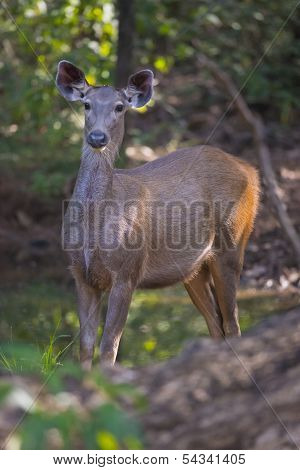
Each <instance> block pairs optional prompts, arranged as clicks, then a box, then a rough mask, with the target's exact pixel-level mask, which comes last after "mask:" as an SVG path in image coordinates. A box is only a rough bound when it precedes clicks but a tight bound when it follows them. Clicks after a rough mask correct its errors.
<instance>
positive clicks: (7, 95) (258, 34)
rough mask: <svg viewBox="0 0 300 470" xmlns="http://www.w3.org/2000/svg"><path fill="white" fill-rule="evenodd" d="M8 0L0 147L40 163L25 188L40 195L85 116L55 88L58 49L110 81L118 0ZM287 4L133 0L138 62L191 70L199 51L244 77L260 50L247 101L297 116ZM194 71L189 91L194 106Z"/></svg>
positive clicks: (2, 17) (69, 153)
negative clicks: (134, 0)
mask: <svg viewBox="0 0 300 470" xmlns="http://www.w3.org/2000/svg"><path fill="white" fill-rule="evenodd" d="M6 5H7V8H8V10H6V8H2V10H1V12H0V24H1V31H2V32H1V39H2V43H3V50H2V58H1V60H0V79H1V82H2V83H3V88H2V110H5V112H3V113H2V114H3V115H2V119H1V129H0V131H1V133H2V137H3V139H2V143H1V147H0V154H1V153H2V154H3V155H6V154H7V153H10V154H16V155H17V156H19V159H20V163H21V164H23V165H24V164H25V162H27V163H28V162H31V164H33V165H34V166H38V169H39V171H38V172H37V173H36V174H35V175H34V177H33V181H32V187H33V188H34V189H35V190H37V191H40V192H41V193H42V194H47V195H49V194H53V195H57V194H58V188H59V186H61V184H62V182H63V181H62V179H63V178H62V177H61V175H60V172H61V162H62V161H64V162H65V163H66V164H67V167H68V168H69V169H70V164H71V165H72V162H74V159H76V161H77V160H78V156H79V150H78V143H79V141H80V134H81V131H80V129H81V127H82V115H81V111H80V107H79V105H77V104H76V103H75V104H72V103H66V102H64V100H63V99H62V98H61V97H59V96H58V92H57V90H56V89H55V85H54V76H55V71H56V65H57V62H58V61H59V60H60V59H62V58H65V59H68V60H71V61H73V62H74V63H76V64H79V65H80V66H81V67H82V68H83V69H84V70H85V72H86V74H87V78H88V80H89V81H90V83H92V84H94V83H96V82H97V83H102V84H106V83H112V82H113V80H114V71H115V64H116V43H117V28H118V23H117V12H116V7H115V2H113V1H108V0H101V1H98V0H90V1H89V2H85V1H83V0H57V1H53V2H45V1H44V0H24V1H22V2H18V1H16V0H14V1H11V2H7V3H6ZM294 6H295V2H294V1H293V0H287V1H286V2H280V1H279V0H276V1H275V2H271V3H270V2H268V1H267V0H244V1H242V2H238V1H237V0H225V1H222V2H210V1H209V0H205V1H203V2H195V1H193V0H187V1H185V2H181V1H179V0H164V1H162V2H157V1H154V0H145V1H143V2H136V5H135V11H136V32H135V50H134V51H132V53H133V55H134V60H135V63H136V66H137V67H139V66H148V67H149V66H150V67H153V68H154V69H156V71H157V74H158V76H160V75H161V74H170V76H171V74H172V73H173V71H176V72H177V73H178V72H181V70H182V73H183V74H184V73H186V72H189V73H194V74H196V73H197V75H198V74H199V71H198V70H196V69H195V60H196V56H197V54H198V52H199V51H204V52H205V53H207V54H208V55H209V56H210V57H212V58H214V59H216V60H217V62H218V63H219V64H220V65H221V66H222V67H224V68H225V69H227V70H228V71H229V72H230V74H231V75H233V78H234V79H235V80H236V82H237V84H238V85H243V83H244V82H245V80H246V79H247V78H248V76H249V73H250V72H251V71H252V69H253V67H255V66H256V64H257V63H258V61H259V60H260V59H261V57H262V56H263V55H264V54H265V52H267V53H266V54H265V55H264V58H263V61H262V62H261V63H260V65H259V66H258V67H257V68H256V70H255V73H253V74H252V75H251V78H250V80H249V81H247V86H246V88H245V90H244V91H243V92H244V93H245V95H246V98H247V99H248V101H249V102H251V103H252V104H253V105H260V106H264V107H265V108H266V109H270V110H271V111H272V117H273V118H274V117H275V118H276V117H277V119H281V121H283V122H284V123H286V122H290V121H291V120H293V119H296V118H297V116H296V114H295V109H297V108H298V109H299V106H300V93H299V83H300V81H299V74H300V72H299V70H300V68H299V63H300V52H299V51H300V47H299V45H300V44H299V41H300V37H299V34H298V31H299V11H298V10H297V11H296V12H295V13H294V15H293V16H292V18H290V20H289V21H288V22H287V23H286V24H285V26H284V28H283V30H282V31H281V32H280V34H278V32H279V30H280V29H281V27H282V26H283V23H284V21H285V20H286V18H287V17H288V15H289V13H290V12H291V10H292V8H293V7H294ZM275 37H276V41H275V42H274V44H273V45H272V47H270V46H271V44H272V41H273V40H274V38H275ZM203 73H205V72H203ZM197 75H195V86H194V90H193V92H192V93H190V94H189V97H188V98H189V99H190V100H191V105H192V104H193V99H194V98H193V96H194V91H195V87H196V88H197V82H198V78H197ZM158 99H159V96H158ZM202 106H204V107H205V106H207V103H206V102H205V101H204V102H203V103H202ZM174 132H176V130H175V129H174ZM154 141H155V135H154V136H153V142H154ZM47 161H52V162H54V161H56V163H57V166H56V167H55V165H54V167H52V168H48V170H47V172H45V162H47ZM69 171H70V170H69ZM62 174H63V175H64V177H66V173H64V172H63V173H62Z"/></svg>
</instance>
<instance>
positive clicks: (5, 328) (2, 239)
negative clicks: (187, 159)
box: [0, 0, 300, 448]
mask: <svg viewBox="0 0 300 470" xmlns="http://www.w3.org/2000/svg"><path fill="white" fill-rule="evenodd" d="M295 6H296V2H295V1H291V0H287V1H285V2H281V1H279V0H276V1H273V2H268V1H266V0H243V1H237V0H222V1H214V2H212V1H201V2H199V1H197V0H186V1H185V2H182V1H179V0H178V1H177V0H162V1H157V0H143V1H137V0H123V1H122V0H118V1H115V2H113V1H105V0H100V1H99V0H97V1H96V0H89V1H88V2H86V1H83V0H53V1H49V2H48V1H44V0H22V1H15V0H12V1H10V2H2V5H1V9H0V25H1V33H0V35H1V36H0V37H1V45H2V47H1V56H0V98H1V111H0V112H1V122H0V136H1V141H0V168H1V172H0V197H1V199H0V256H1V272H0V309H1V316H0V341H1V351H0V352H1V354H0V362H1V366H2V367H3V368H4V369H5V370H8V371H10V372H11V373H15V372H20V371H22V370H26V368H27V367H28V365H29V364H30V367H31V366H32V364H34V366H32V367H33V369H39V370H42V373H48V372H49V371H51V370H52V369H53V367H56V366H57V365H59V364H62V363H64V361H63V359H62V358H63V355H64V353H65V351H67V353H68V357H69V358H75V359H76V360H77V355H78V344H77V340H76V333H77V331H78V320H77V316H76V308H75V299H74V288H73V281H72V279H71V276H70V274H69V272H68V270H67V259H66V257H65V256H64V253H62V251H61V247H60V225H61V213H62V200H63V199H67V198H68V197H70V195H71V192H72V188H73V185H74V179H75V177H76V173H77V169H78V166H79V158H80V148H81V137H82V126H83V111H82V109H81V107H80V105H78V104H72V107H71V106H70V105H69V104H68V103H66V102H65V101H64V100H63V98H61V97H60V96H59V94H58V92H57V90H56V88H55V84H54V78H55V73H56V66H57V63H58V61H59V60H61V59H62V58H64V59H67V60H69V61H71V62H73V63H74V64H76V65H77V66H79V67H80V68H81V69H83V70H84V71H85V73H86V76H87V79H88V81H89V82H90V83H91V84H96V83H97V84H115V85H116V86H125V85H126V83H127V78H128V76H129V75H130V74H131V73H133V72H134V71H136V70H138V69H140V68H151V69H152V70H153V71H154V73H155V77H156V83H155V84H156V86H155V95H154V99H153V100H152V101H151V102H150V104H149V105H148V106H147V107H145V108H142V109H141V110H140V112H136V111H132V112H131V113H130V115H128V116H127V133H126V138H125V142H124V145H123V146H122V148H121V150H120V155H119V158H118V160H117V162H116V165H117V166H119V167H126V166H127V167H128V166H135V165H139V164H141V163H143V162H145V161H149V160H152V159H154V158H157V157H160V156H162V155H164V154H166V153H167V152H170V151H172V150H174V149H176V148H178V147H185V146H190V145H199V144H204V143H208V144H210V145H214V146H218V147H221V148H222V149H223V150H226V151H228V152H230V153H233V154H235V155H238V156H240V157H241V158H244V159H245V160H247V161H249V162H251V163H252V164H254V165H255V166H257V167H258V166H259V161H258V157H257V150H256V148H255V145H254V143H253V135H252V133H251V130H250V129H249V128H247V126H246V125H245V124H244V123H243V121H242V120H241V118H240V115H239V113H238V112H237V110H236V109H235V107H234V106H231V107H230V108H228V106H229V104H230V99H229V98H228V95H227V92H226V90H224V89H223V88H222V87H221V86H220V84H219V83H218V82H217V81H216V80H215V78H214V76H213V75H212V74H211V73H210V71H209V70H208V69H207V68H206V67H204V66H201V64H200V63H199V62H198V57H199V54H200V53H201V54H202V53H204V54H206V56H207V57H209V58H210V59H212V60H213V61H214V62H215V63H216V64H218V66H219V67H220V68H221V69H222V70H224V71H226V72H227V73H228V75H229V76H230V77H231V78H232V80H233V81H234V83H235V85H236V87H237V89H241V90H242V95H243V97H244V98H245V100H246V102H247V103H248V105H249V107H250V109H251V111H252V112H253V113H255V114H257V115H259V116H261V118H262V119H263V120H264V122H265V140H266V143H267V145H268V146H269V148H270V152H271V157H272V166H273V169H274V171H275V174H276V177H277V180H278V182H279V186H280V197H281V199H282V200H283V202H284V203H285V205H286V208H287V211H288V214H289V216H290V218H291V220H292V223H293V226H294V227H295V229H296V230H297V231H298V232H299V229H300V212H299V205H300V191H299V180H300V166H299V162H300V133H299V118H300V11H299V8H298V9H296V10H295ZM291 13H292V14H291ZM225 111H226V114H225V115H224V112H225ZM296 261H297V260H296V257H295V253H294V251H293V248H292V246H291V244H290V243H289V242H288V241H287V239H286V238H285V235H284V232H283V231H282V229H281V227H280V224H279V223H278V219H277V217H276V215H274V213H273V210H272V205H271V204H270V201H269V199H268V197H267V195H266V192H265V191H264V190H263V191H262V196H261V207H260V212H259V215H258V218H257V223H256V226H255V230H254V233H253V235H252V237H251V240H250V243H249V246H248V249H247V252H246V259H245V268H244V271H243V274H242V279H241V289H240V291H239V309H240V317H241V328H242V331H246V330H247V329H248V328H249V327H251V326H252V325H254V324H256V323H257V322H258V321H259V320H261V319H262V318H264V317H267V316H269V315H271V314H274V313H276V312H279V311H283V310H285V309H287V308H289V307H292V306H295V305H297V304H299V283H300V278H299V271H298V269H297V262H296ZM137 333H138V334H137ZM99 334H101V329H100V331H99ZM202 335H207V330H206V326H205V323H204V321H203V319H202V318H201V317H199V315H198V313H197V312H196V310H195V309H194V307H193V306H192V305H191V302H190V300H189V298H188V297H187V294H186V293H185V292H184V290H183V289H182V288H181V286H176V287H174V288H169V289H166V290H155V291H139V292H137V293H136V294H135V297H134V299H133V303H132V306H131V309H130V315H129V320H128V325H127V328H126V331H125V334H124V338H123V340H122V344H121V350H120V356H119V361H120V362H121V364H122V365H125V366H136V365H145V364H149V363H152V362H156V361H163V360H166V359H169V358H171V357H173V356H174V355H176V354H177V353H179V352H180V351H181V349H182V348H183V345H184V343H185V342H186V341H188V340H190V339H191V338H198V337H199V336H202ZM24 344H25V345H28V344H29V345H31V346H32V347H33V349H34V351H31V352H29V353H28V351H27V349H26V348H25V349H24ZM59 367H61V366H59ZM65 367H66V369H65V370H67V371H68V367H70V368H71V369H72V367H73V366H71V365H68V366H67V365H66V366H65ZM72 370H73V369H72ZM97 380H98V379H97ZM101 386H103V382H101ZM109 393H112V394H113V393H114V392H113V391H111V390H110V391H109ZM109 410H110V411H108V412H107V413H108V416H109V418H111V414H110V413H111V409H109ZM72 419H73V418H70V417H69V418H67V417H66V421H65V422H66V423H69V424H66V427H68V426H69V427H71V426H72V423H73V421H72ZM126 419H127V418H126ZM126 419H125V418H124V420H125V421H124V423H125V424H124V427H125V428H126V426H127V425H126ZM68 420H69V421H68ZM50 421H51V420H50ZM47 426H48V424H47ZM49 426H50V424H49ZM62 426H63V425H62ZM95 426H96V424H95ZM50 427H51V426H50ZM133 427H134V425H133ZM104 428H105V426H104ZM37 429H38V426H37ZM0 431H1V430H0ZM107 432H108V431H107ZM95 433H96V431H95V429H94V428H93V429H92V430H91V436H93V437H92V438H91V439H93V440H92V441H90V442H93V444H90V445H92V446H94V447H95V445H98V446H100V448H107V446H109V443H108V442H109V437H107V435H106V438H107V439H108V441H107V440H106V441H105V434H104V437H103V436H102V437H101V436H100V437H99V436H98V441H97V439H96V441H95V436H96V434H95ZM135 433H137V434H138V431H136V429H135V428H134V431H133V435H135ZM108 434H109V433H108ZM112 434H113V435H115V433H114V431H112ZM37 436H38V432H37V435H36V439H37V438H38V437H37ZM101 439H102V440H101ZM103 439H104V441H103ZM32 442H34V439H33V441H32ZM103 442H104V443H103ZM110 442H111V441H110ZM134 442H135V443H136V441H134ZM40 445H41V446H43V445H45V444H43V443H41V444H40ZM64 445H65V446H66V447H67V444H64ZM86 445H88V444H86ZM110 445H117V444H115V443H114V444H112V443H111V444H110ZM122 445H123V446H125V447H126V446H127V447H128V446H129V448H130V445H132V446H134V445H137V444H132V443H131V444H130V445H129V444H128V445H127V444H122ZM24 446H25V447H26V446H27V447H29V448H30V443H25V444H24ZM105 446H106V447H105ZM132 448H135V447H132Z"/></svg>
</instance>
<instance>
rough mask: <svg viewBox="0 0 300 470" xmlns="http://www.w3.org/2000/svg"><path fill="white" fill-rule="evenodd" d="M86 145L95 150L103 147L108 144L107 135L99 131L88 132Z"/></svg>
mask: <svg viewBox="0 0 300 470" xmlns="http://www.w3.org/2000/svg"><path fill="white" fill-rule="evenodd" d="M87 141H88V143H89V144H90V145H91V146H92V147H94V148H95V149H98V148H101V147H105V145H107V143H108V138H107V135H106V134H104V132H101V131H93V132H90V133H89V135H88V138H87Z"/></svg>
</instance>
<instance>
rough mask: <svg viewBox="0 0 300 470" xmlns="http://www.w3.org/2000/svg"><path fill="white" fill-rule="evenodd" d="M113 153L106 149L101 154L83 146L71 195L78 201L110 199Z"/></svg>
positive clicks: (85, 145)
mask: <svg viewBox="0 0 300 470" xmlns="http://www.w3.org/2000/svg"><path fill="white" fill-rule="evenodd" d="M116 151H117V150H115V151H114V152H113V151H112V150H111V149H109V148H106V149H105V150H103V151H102V152H99V151H95V150H93V149H92V148H91V147H90V146H88V145H87V144H86V143H84V144H83V149H82V156H81V163H80V168H79V172H78V176H77V180H76V185H75V189H74V193H73V199H77V200H79V201H82V202H84V201H88V200H94V201H101V200H104V199H110V198H111V197H112V180H113V163H114V159H115V154H116Z"/></svg>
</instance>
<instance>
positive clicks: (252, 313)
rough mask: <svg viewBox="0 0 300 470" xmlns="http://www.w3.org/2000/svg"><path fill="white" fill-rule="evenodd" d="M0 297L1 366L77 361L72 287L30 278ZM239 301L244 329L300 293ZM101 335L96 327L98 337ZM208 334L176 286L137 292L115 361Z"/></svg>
mask: <svg viewBox="0 0 300 470" xmlns="http://www.w3.org/2000/svg"><path fill="white" fill-rule="evenodd" d="M0 299H1V300H0V309H1V312H2V315H1V320H0V342H1V343H2V345H1V348H0V366H1V367H2V368H5V369H6V370H8V371H10V372H13V371H17V370H18V371H20V370H24V368H26V367H28V365H29V366H30V367H31V368H32V369H34V370H39V371H42V372H43V373H45V374H47V373H49V372H50V371H51V370H53V368H55V367H57V366H60V365H61V364H62V363H63V362H64V360H65V359H64V358H65V357H67V358H69V359H71V360H75V361H76V362H77V361H78V349H79V347H78V342H79V341H78V331H79V322H78V318H77V314H76V305H75V292H74V290H73V288H66V287H65V286H63V285H59V284H55V283H46V282H31V283H26V284H23V285H20V286H19V287H17V288H16V287H13V288H9V287H8V288H6V289H3V290H2V292H0ZM238 303H239V311H240V323H241V329H242V331H246V330H247V329H249V328H250V327H251V326H253V325H254V324H256V323H257V322H259V321H260V320H261V319H262V318H265V317H267V316H269V315H271V314H273V313H276V312H278V311H280V310H284V309H287V308H289V307H291V306H293V305H296V304H297V303H299V298H297V297H296V296H295V295H292V294H280V295H279V294H278V293H276V292H270V291H262V292H260V291H241V292H240V293H239V301H238ZM100 334H101V327H100V328H99V341H100ZM207 334H208V332H207V327H206V323H205V321H204V319H203V317H202V316H201V315H200V314H199V313H198V311H197V310H196V308H195V307H194V306H193V305H192V303H191V301H190V299H189V297H188V295H187V293H186V292H185V290H184V288H182V287H181V286H175V287H172V288H167V289H163V290H149V291H145V290H141V291H136V292H135V294H134V297H133V301H132V304H131V307H130V312H129V317H128V321H127V325H126V328H125V332H124V335H123V338H122V341H121V346H120V352H119V360H120V361H121V363H122V364H123V365H127V366H134V365H146V364H149V363H151V362H157V361H163V360H166V359H169V358H170V357H173V356H175V355H176V354H178V353H179V352H180V351H181V350H182V348H183V347H184V344H185V343H186V342H187V341H189V340H192V339H194V338H199V337H200V336H206V335H207ZM24 344H25V345H26V344H27V345H28V344H30V345H32V346H33V347H34V350H35V351H36V352H35V356H34V357H31V358H28V357H26V354H24V355H23V356H22V354H23V352H22V351H23V350H22V345H24ZM16 347H17V348H19V349H18V351H17V354H16V353H15V352H14V351H16ZM22 357H23V359H22ZM95 360H97V357H96V359H95Z"/></svg>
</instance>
